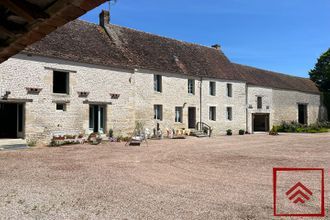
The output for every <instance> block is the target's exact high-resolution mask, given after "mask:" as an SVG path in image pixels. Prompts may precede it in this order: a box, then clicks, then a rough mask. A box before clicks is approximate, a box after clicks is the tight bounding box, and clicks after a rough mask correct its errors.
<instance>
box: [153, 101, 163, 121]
mask: <svg viewBox="0 0 330 220" xmlns="http://www.w3.org/2000/svg"><path fill="white" fill-rule="evenodd" d="M154 119H156V120H159V121H162V120H163V105H154Z"/></svg>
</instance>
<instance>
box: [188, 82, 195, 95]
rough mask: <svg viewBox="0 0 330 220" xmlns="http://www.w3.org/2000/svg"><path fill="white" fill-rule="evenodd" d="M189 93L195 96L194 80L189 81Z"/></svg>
mask: <svg viewBox="0 0 330 220" xmlns="http://www.w3.org/2000/svg"><path fill="white" fill-rule="evenodd" d="M188 93H189V94H193V95H194V94H195V80H194V79H188Z"/></svg>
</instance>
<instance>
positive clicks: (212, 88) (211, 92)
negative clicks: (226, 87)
mask: <svg viewBox="0 0 330 220" xmlns="http://www.w3.org/2000/svg"><path fill="white" fill-rule="evenodd" d="M215 89H216V87H215V82H210V95H212V96H215Z"/></svg>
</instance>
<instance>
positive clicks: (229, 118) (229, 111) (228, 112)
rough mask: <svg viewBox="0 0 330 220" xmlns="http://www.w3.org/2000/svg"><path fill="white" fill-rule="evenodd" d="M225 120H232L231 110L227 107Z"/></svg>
mask: <svg viewBox="0 0 330 220" xmlns="http://www.w3.org/2000/svg"><path fill="white" fill-rule="evenodd" d="M227 120H229V121H232V120H233V108H232V107H227Z"/></svg>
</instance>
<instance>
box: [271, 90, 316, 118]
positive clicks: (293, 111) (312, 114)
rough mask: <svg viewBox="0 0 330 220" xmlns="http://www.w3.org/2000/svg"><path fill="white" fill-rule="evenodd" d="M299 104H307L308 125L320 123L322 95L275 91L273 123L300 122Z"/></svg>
mask: <svg viewBox="0 0 330 220" xmlns="http://www.w3.org/2000/svg"><path fill="white" fill-rule="evenodd" d="M298 104H307V112H308V116H307V120H308V124H311V123H315V122H317V121H318V119H319V113H320V105H321V103H320V95H318V94H308V93H304V92H297V91H288V90H278V89H273V111H274V119H273V123H274V124H280V123H281V122H282V121H298Z"/></svg>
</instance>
